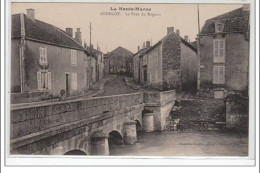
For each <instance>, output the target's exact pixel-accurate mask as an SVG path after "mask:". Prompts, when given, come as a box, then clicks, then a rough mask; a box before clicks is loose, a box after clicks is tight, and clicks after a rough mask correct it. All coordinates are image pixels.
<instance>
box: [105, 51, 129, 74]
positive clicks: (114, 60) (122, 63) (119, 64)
mask: <svg viewBox="0 0 260 173" xmlns="http://www.w3.org/2000/svg"><path fill="white" fill-rule="evenodd" d="M109 62H110V64H109V65H110V72H112V73H125V72H126V59H125V58H124V57H123V56H119V55H113V56H111V57H110V58H109Z"/></svg>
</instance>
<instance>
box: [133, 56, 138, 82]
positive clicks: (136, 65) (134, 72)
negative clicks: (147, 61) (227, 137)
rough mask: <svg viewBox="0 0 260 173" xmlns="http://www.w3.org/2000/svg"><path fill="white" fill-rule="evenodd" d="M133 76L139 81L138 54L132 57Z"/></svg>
mask: <svg viewBox="0 0 260 173" xmlns="http://www.w3.org/2000/svg"><path fill="white" fill-rule="evenodd" d="M133 75H134V76H133V77H134V80H135V82H137V83H138V82H139V54H137V55H135V56H134V57H133Z"/></svg>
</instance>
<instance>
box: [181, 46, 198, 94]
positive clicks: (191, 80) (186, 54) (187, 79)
mask: <svg viewBox="0 0 260 173" xmlns="http://www.w3.org/2000/svg"><path fill="white" fill-rule="evenodd" d="M181 84H182V91H191V90H192V91H196V90H197V52H196V51H194V50H193V49H191V48H190V47H188V46H187V45H185V44H184V43H181Z"/></svg>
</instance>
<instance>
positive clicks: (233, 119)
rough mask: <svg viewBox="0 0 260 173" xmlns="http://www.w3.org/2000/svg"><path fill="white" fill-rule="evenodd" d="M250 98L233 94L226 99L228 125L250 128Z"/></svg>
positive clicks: (242, 128)
mask: <svg viewBox="0 0 260 173" xmlns="http://www.w3.org/2000/svg"><path fill="white" fill-rule="evenodd" d="M248 107H249V102H248V98H245V97H241V96H238V95H237V96H233V97H232V98H230V97H229V98H227V99H226V127H227V128H234V129H238V130H248V111H249V109H248Z"/></svg>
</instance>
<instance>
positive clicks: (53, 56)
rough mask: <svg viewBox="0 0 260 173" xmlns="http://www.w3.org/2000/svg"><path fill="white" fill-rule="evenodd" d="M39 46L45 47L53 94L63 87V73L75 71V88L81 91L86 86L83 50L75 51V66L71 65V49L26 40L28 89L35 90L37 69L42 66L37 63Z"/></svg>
mask: <svg viewBox="0 0 260 173" xmlns="http://www.w3.org/2000/svg"><path fill="white" fill-rule="evenodd" d="M39 47H47V58H48V66H47V67H46V68H47V69H48V71H49V72H51V85H52V87H51V90H50V92H51V93H52V94H54V95H57V94H59V93H60V90H61V89H65V86H66V75H65V73H67V72H68V73H71V72H74V73H77V89H78V91H81V90H83V89H85V88H86V84H87V76H86V75H87V74H86V67H87V66H88V65H87V61H84V60H85V54H84V52H83V51H77V66H72V65H71V49H68V48H62V47H57V46H52V45H48V44H43V43H38V42H33V41H26V50H25V71H26V79H27V86H28V90H29V91H37V90H38V83H37V71H39V69H40V68H43V67H41V66H40V64H39V57H40V53H39Z"/></svg>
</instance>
